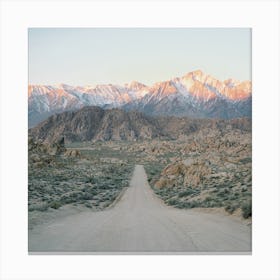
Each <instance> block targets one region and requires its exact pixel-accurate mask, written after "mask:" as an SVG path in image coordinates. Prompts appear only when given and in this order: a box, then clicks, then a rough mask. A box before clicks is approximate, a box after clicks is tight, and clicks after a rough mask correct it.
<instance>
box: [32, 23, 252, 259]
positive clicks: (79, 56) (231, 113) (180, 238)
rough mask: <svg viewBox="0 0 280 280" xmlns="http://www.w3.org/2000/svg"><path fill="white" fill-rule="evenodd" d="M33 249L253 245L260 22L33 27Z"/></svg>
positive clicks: (226, 249)
mask: <svg viewBox="0 0 280 280" xmlns="http://www.w3.org/2000/svg"><path fill="white" fill-rule="evenodd" d="M28 67H29V85H28V250H29V253H30V254H58V253H62V254H83V253H86V254H251V249H252V246H251V239H252V238H251V224H252V83H251V30H250V29H248V28H30V29H29V30H28Z"/></svg>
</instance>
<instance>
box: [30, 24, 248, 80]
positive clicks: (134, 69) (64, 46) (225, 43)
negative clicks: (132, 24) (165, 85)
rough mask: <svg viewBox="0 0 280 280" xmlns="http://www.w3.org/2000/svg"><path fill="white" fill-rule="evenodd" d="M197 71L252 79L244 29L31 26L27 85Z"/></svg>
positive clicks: (161, 76)
mask: <svg viewBox="0 0 280 280" xmlns="http://www.w3.org/2000/svg"><path fill="white" fill-rule="evenodd" d="M197 69H200V70H202V71H203V72H205V73H207V74H210V75H212V76H214V77H216V78H218V79H221V80H225V79H227V78H234V79H238V80H251V30H250V29H249V28H175V29H174V28H159V29H157V28H87V29H84V28H31V29H29V83H30V84H59V83H66V84H70V85H95V84H107V83H112V84H124V83H127V82H130V81H133V80H137V81H139V82H143V83H145V84H148V85H151V84H153V83H154V82H157V81H164V80H169V79H170V78H173V77H180V76H183V75H184V74H185V73H187V72H190V71H193V70H197Z"/></svg>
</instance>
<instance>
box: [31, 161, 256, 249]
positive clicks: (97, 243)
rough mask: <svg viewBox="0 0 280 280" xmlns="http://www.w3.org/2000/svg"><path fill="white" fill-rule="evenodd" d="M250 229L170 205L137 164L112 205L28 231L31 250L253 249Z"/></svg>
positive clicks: (57, 220)
mask: <svg viewBox="0 0 280 280" xmlns="http://www.w3.org/2000/svg"><path fill="white" fill-rule="evenodd" d="M250 251H251V228H250V227H249V226H247V225H244V224H242V223H241V222H240V221H238V220H235V219H234V218H232V217H227V216H223V215H219V214H209V213H201V212H197V211H194V210H180V209H175V208H172V207H168V206H166V205H164V204H163V202H162V201H161V200H160V199H159V198H158V197H156V195H155V194H154V193H153V191H152V190H151V188H150V187H149V185H148V182H147V177H146V173H145V170H144V168H143V166H141V165H137V166H136V167H135V170H134V174H133V177H132V180H131V185H130V187H129V188H128V189H127V190H126V192H125V193H124V195H123V196H122V198H121V199H120V201H119V202H118V203H117V204H116V205H115V206H114V207H113V208H111V209H108V210H105V211H100V212H81V213H79V214H75V215H71V216H68V217H64V218H60V219H56V220H54V221H52V222H49V223H47V224H42V225H39V226H36V227H34V228H33V229H32V230H30V231H29V252H93V253H102V252H105V253H106V252H107V253H109V252H112V253H114V252H115V253H126V252H127V253H129V252H131V253H133V252H134V253H152V252H153V253H161V252H165V253H183V252H186V253H195V252H205V253H207V252H208V253H211V252H213V253H215V252H216V253H219V252H232V253H234V252H235V253H238V252H240V253H246V252H247V253H250Z"/></svg>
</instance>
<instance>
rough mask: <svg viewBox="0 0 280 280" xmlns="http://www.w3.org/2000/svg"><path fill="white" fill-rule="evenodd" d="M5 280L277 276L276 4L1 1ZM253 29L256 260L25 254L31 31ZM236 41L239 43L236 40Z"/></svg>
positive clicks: (279, 233)
mask: <svg viewBox="0 0 280 280" xmlns="http://www.w3.org/2000/svg"><path fill="white" fill-rule="evenodd" d="M1 8H2V9H1V103H0V105H1V111H0V113H1V177H0V179H1V193H0V195H1V197H0V198H1V204H0V206H1V239H0V240H1V246H0V248H1V259H0V261H1V262H0V267H1V268H0V270H1V272H0V273H1V274H0V275H1V279H279V278H280V271H279V263H280V258H279V236H280V231H279V221H280V219H279V187H280V186H279V175H278V171H279V143H280V142H279V140H280V139H279V127H280V126H279V96H278V94H279V77H280V75H279V2H278V1H276V0H275V1H267V0H266V1H261V0H260V1H250V0H248V1H245V0H244V1H211V0H208V1H207V0H206V1H154V2H151V1H150V2H148V1H142V2H137V1H131V2H128V1H127V2H126V1H112V2H110V1H103V2H97V1H83V2H82V1H61V2H58V1H57V2H56V1H25V0H22V1H2V2H1ZM128 26H130V27H208V26H209V27H251V28H253V44H252V45H253V72H252V77H253V254H252V256H77V255H74V256H29V255H28V253H27V207H26V205H27V188H26V186H27V94H25V93H27V84H28V80H27V66H28V65H27V29H28V28H29V27H128ZM237 43H238V42H237Z"/></svg>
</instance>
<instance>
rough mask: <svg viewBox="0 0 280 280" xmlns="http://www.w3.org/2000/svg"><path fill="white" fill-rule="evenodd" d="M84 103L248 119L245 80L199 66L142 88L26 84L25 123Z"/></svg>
mask: <svg viewBox="0 0 280 280" xmlns="http://www.w3.org/2000/svg"><path fill="white" fill-rule="evenodd" d="M84 106H98V107H101V108H103V109H110V108H121V109H123V110H125V111H139V112H143V113H145V114H146V115H152V116H187V117H191V118H221V119H233V118H239V117H251V113H252V85H251V82H250V81H236V80H234V79H228V80H225V81H220V80H218V79H216V78H214V77H212V76H210V75H207V74H205V73H203V72H202V71H201V70H197V71H193V72H190V73H187V74H186V75H184V76H182V77H178V78H173V79H171V80H168V81H163V82H158V83H155V84H153V85H152V86H147V85H144V84H142V83H139V82H137V81H133V82H131V83H129V84H125V85H123V86H120V85H112V84H106V85H96V86H84V87H82V86H70V85H66V84H60V85H57V86H51V85H29V87H28V120H29V127H33V126H35V125H37V124H38V123H39V122H41V121H43V120H45V119H46V118H47V117H49V116H51V115H53V114H55V113H61V112H65V111H75V110H78V109H81V108H82V107H84Z"/></svg>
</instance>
